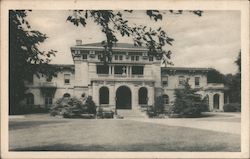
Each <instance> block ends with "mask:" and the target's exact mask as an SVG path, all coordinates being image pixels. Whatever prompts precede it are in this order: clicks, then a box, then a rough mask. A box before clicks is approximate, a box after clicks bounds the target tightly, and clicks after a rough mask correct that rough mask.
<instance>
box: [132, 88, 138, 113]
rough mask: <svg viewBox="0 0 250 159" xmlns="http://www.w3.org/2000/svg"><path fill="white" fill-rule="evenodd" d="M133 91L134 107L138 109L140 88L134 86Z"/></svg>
mask: <svg viewBox="0 0 250 159" xmlns="http://www.w3.org/2000/svg"><path fill="white" fill-rule="evenodd" d="M131 93H132V97H131V98H132V109H138V102H139V101H138V88H137V87H135V86H133V87H132V90H131Z"/></svg>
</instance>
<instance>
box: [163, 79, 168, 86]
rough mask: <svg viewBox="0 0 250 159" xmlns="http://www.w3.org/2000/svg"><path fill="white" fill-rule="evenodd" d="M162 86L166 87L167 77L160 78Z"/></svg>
mask: <svg viewBox="0 0 250 159" xmlns="http://www.w3.org/2000/svg"><path fill="white" fill-rule="evenodd" d="M162 86H163V87H167V86H168V77H162Z"/></svg>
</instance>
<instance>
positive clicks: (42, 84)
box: [40, 82, 57, 88]
mask: <svg viewBox="0 0 250 159" xmlns="http://www.w3.org/2000/svg"><path fill="white" fill-rule="evenodd" d="M40 87H43V88H56V87H57V85H56V82H40Z"/></svg>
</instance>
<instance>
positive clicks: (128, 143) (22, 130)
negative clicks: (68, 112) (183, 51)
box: [9, 117, 240, 151]
mask: <svg viewBox="0 0 250 159" xmlns="http://www.w3.org/2000/svg"><path fill="white" fill-rule="evenodd" d="M9 127H10V132H9V142H10V143H9V149H10V151H45V150H46V151H240V136H239V135H235V134H228V133H222V132H215V131H207V130H200V129H193V128H186V127H185V128H184V127H177V126H166V125H159V124H153V123H143V122H137V121H131V120H113V119H104V120H97V119H56V118H53V117H46V118H42V119H41V118H35V117H34V118H28V119H27V118H24V119H15V120H11V121H10V122H9Z"/></svg>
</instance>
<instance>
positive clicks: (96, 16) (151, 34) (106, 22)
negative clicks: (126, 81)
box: [67, 10, 202, 65]
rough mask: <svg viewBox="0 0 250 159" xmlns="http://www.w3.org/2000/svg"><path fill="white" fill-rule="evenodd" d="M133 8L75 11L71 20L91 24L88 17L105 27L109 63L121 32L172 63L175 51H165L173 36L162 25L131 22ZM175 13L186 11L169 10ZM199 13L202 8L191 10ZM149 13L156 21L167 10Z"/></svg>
mask: <svg viewBox="0 0 250 159" xmlns="http://www.w3.org/2000/svg"><path fill="white" fill-rule="evenodd" d="M133 12H134V11H133V10H124V11H118V10H74V11H73V14H72V15H70V16H68V18H67V21H70V22H72V23H73V24H74V25H76V26H80V25H81V26H83V27H85V26H86V25H87V20H88V19H91V20H93V21H94V23H96V24H97V25H100V26H101V31H102V32H103V33H104V34H105V36H106V41H102V44H103V47H104V50H105V51H104V53H103V56H102V58H101V61H103V62H104V64H106V63H107V62H111V61H112V47H113V45H114V44H115V43H116V42H118V39H117V36H116V35H117V34H120V35H121V36H127V37H132V39H133V41H134V45H135V46H145V47H147V48H148V56H151V57H152V56H155V57H157V58H159V59H162V57H164V58H163V59H164V60H163V64H165V65H166V64H172V63H171V62H170V61H169V59H170V55H171V51H170V50H168V51H165V50H163V47H164V46H166V45H172V42H173V41H174V39H173V38H170V37H169V36H168V35H167V33H166V31H164V30H163V29H162V28H161V27H159V28H157V29H153V28H152V27H148V26H142V25H136V24H135V25H130V24H129V23H128V22H129V21H128V19H126V18H124V16H123V15H124V14H125V13H127V14H133ZM169 12H170V13H172V14H182V13H183V11H182V10H178V11H173V10H169ZM190 12H192V13H194V14H196V15H198V16H201V15H202V11H200V10H196V11H190ZM145 14H146V15H147V16H148V17H150V19H152V20H154V21H158V20H162V18H163V14H166V12H164V11H158V10H146V11H145Z"/></svg>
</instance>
